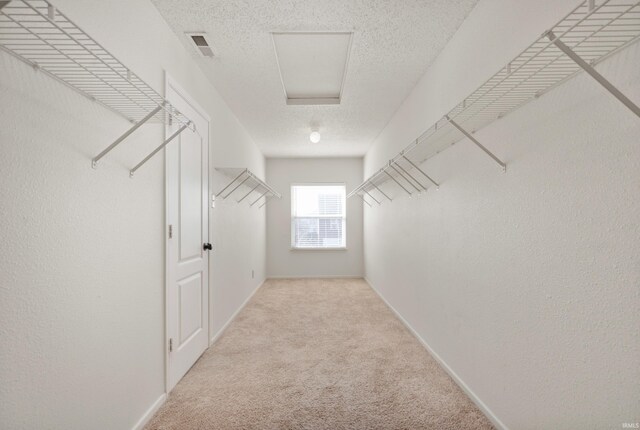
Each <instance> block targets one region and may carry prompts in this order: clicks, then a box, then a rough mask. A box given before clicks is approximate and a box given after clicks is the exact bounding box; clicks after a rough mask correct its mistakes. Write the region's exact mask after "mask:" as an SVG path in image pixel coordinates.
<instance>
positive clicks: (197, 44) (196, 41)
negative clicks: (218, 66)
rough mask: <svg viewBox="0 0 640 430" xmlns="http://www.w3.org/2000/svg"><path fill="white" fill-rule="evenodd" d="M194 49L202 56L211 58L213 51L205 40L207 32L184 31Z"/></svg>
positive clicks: (213, 54)
mask: <svg viewBox="0 0 640 430" xmlns="http://www.w3.org/2000/svg"><path fill="white" fill-rule="evenodd" d="M185 34H186V35H187V37H188V38H189V40H190V41H191V43H192V44H193V47H194V48H195V49H196V51H197V52H198V53H199V54H200V55H201V56H203V57H208V58H213V57H215V53H214V52H213V48H212V47H211V45H209V42H207V33H185Z"/></svg>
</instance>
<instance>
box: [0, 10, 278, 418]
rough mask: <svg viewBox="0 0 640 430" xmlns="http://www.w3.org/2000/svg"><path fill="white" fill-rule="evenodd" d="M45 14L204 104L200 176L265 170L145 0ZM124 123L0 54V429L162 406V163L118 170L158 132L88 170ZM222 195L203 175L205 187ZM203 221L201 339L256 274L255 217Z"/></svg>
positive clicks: (219, 215) (139, 136)
mask: <svg viewBox="0 0 640 430" xmlns="http://www.w3.org/2000/svg"><path fill="white" fill-rule="evenodd" d="M56 6H57V7H59V8H60V10H62V12H64V13H66V14H67V15H69V17H70V18H71V19H73V20H75V21H76V22H77V23H78V24H79V25H80V26H81V27H82V28H84V29H85V30H86V31H87V32H89V33H91V34H92V36H93V37H95V38H96V40H98V41H99V42H101V43H102V44H104V45H105V46H106V47H107V48H108V49H109V50H111V51H112V52H113V53H114V54H115V55H116V56H117V57H118V58H120V59H121V60H122V61H123V62H124V63H125V64H127V65H129V66H130V67H131V68H132V70H134V71H135V72H136V73H137V74H139V75H140V76H141V77H142V78H143V79H146V80H147V81H148V82H149V83H150V84H151V85H152V86H153V87H154V88H155V89H156V90H158V91H159V92H161V93H162V92H163V88H164V71H165V70H167V71H168V73H169V74H171V76H172V77H173V78H175V80H176V81H177V82H178V83H179V84H180V85H181V86H183V87H184V88H185V89H186V90H187V92H189V93H190V94H191V95H192V96H193V97H194V98H195V99H196V100H197V101H198V102H199V103H200V104H201V105H202V106H203V107H204V109H205V110H206V111H207V113H208V114H209V115H210V116H211V118H212V123H211V151H210V154H211V158H212V162H211V165H212V166H211V167H213V166H215V165H240V166H246V167H250V168H251V169H252V170H253V171H255V172H256V173H257V174H259V175H263V174H264V159H263V157H262V155H261V154H260V152H259V150H258V149H257V147H256V146H255V145H254V144H253V142H252V141H251V139H250V138H249V136H248V135H247V133H246V132H245V130H244V129H243V128H242V126H241V125H240V124H239V122H238V121H237V119H236V118H235V117H234V115H233V114H232V113H231V111H230V110H229V109H228V108H227V106H226V105H225V103H224V101H223V100H222V99H221V98H220V96H219V95H218V94H217V93H216V91H215V90H214V89H213V88H212V87H211V85H210V84H209V82H208V81H207V79H206V78H205V77H204V76H203V74H202V73H201V72H200V70H199V69H198V67H197V66H196V65H195V64H193V62H192V60H191V56H190V54H189V53H187V52H186V51H185V50H184V48H183V46H182V45H181V43H180V42H179V41H178V40H177V39H176V36H175V35H174V33H173V32H172V31H171V30H170V29H169V28H168V27H167V25H166V23H165V22H164V20H162V18H161V17H160V15H159V14H158V12H157V11H156V10H155V8H154V7H153V5H152V4H151V3H150V2H148V1H147V0H134V1H110V2H101V1H78V0H59V1H56ZM141 23H144V25H141ZM129 126H130V124H128V123H127V122H126V121H124V120H123V119H121V118H120V117H118V116H116V115H114V114H113V113H111V112H109V111H107V110H105V109H104V108H102V107H100V106H99V105H97V104H94V103H92V102H90V101H88V100H87V99H86V98H84V97H82V96H80V95H78V94H76V93H75V92H73V91H71V90H69V89H68V88H67V87H65V86H63V85H61V84H59V83H57V82H55V81H53V80H52V79H50V78H48V77H47V76H45V75H44V74H42V73H37V72H35V71H34V70H33V69H32V68H30V67H28V66H26V65H25V64H23V63H21V62H19V61H18V60H16V59H14V58H13V57H11V56H9V55H7V54H5V53H3V52H0V183H1V186H0V217H1V220H2V221H1V222H0V235H1V237H2V240H3V247H2V249H1V250H0V339H1V340H2V344H3V347H2V348H0V363H2V364H1V366H0V381H1V383H0V423H2V424H0V427H2V428H7V429H36V428H56V429H62V428H64V429H128V428H132V427H133V426H134V425H135V424H136V423H137V422H138V421H139V420H140V419H141V417H143V415H144V414H145V412H146V411H147V410H148V409H149V408H150V407H151V406H152V405H153V404H154V402H156V401H159V400H161V399H162V395H163V393H164V354H165V343H164V327H165V322H164V306H165V305H164V273H165V269H164V231H165V227H164V210H165V208H164V157H163V155H162V154H159V155H158V156H156V157H154V158H153V159H152V160H151V161H150V162H149V163H148V164H147V165H145V166H144V167H143V168H142V169H141V170H140V171H139V172H138V173H137V174H136V177H135V179H133V180H131V179H129V176H128V168H130V167H131V166H132V165H134V164H135V162H137V161H138V160H140V159H141V158H143V157H144V156H145V155H146V154H147V153H148V152H149V151H150V150H151V149H152V148H154V147H155V146H157V145H158V144H159V142H161V139H162V137H163V134H164V133H163V128H162V126H160V125H146V126H144V127H143V128H141V129H140V130H139V131H138V132H136V133H135V134H134V135H133V136H132V137H131V138H129V139H127V140H126V141H125V142H124V143H123V144H122V145H121V147H118V149H117V150H115V151H114V152H113V153H112V154H110V155H109V156H108V158H106V159H105V160H104V162H103V163H102V164H101V166H100V168H99V169H98V170H93V169H91V167H90V159H91V157H92V156H94V155H95V154H97V153H98V152H100V151H101V150H102V149H103V148H104V147H106V146H107V145H108V144H109V143H111V141H113V140H114V139H115V138H116V137H117V136H118V135H119V133H122V132H123V131H124V130H126V129H127V128H128V127H129ZM221 186H222V179H221V178H220V177H219V176H217V175H215V174H213V175H212V191H215V190H217V189H218V188H219V187H221ZM212 214H213V216H212V217H211V219H212V226H211V230H210V231H211V239H212V242H214V243H216V245H217V250H216V252H214V253H213V254H212V258H211V271H210V273H211V279H212V283H213V288H212V292H211V297H212V327H211V333H210V334H211V335H212V336H213V335H215V333H216V332H218V331H219V330H220V328H222V327H223V325H224V323H225V322H226V320H227V319H228V318H229V317H230V316H231V315H232V314H233V313H234V312H235V311H236V310H237V309H238V307H239V306H240V304H242V303H243V302H244V301H245V300H246V298H247V297H248V296H249V295H250V293H251V292H252V291H253V290H254V289H255V288H256V287H257V286H258V285H259V284H260V283H261V281H262V279H264V274H265V263H264V251H265V215H264V211H262V212H260V211H250V210H249V209H248V208H246V207H240V206H238V207H219V208H216V209H215V210H214V211H213V212H212ZM229 255H231V256H235V255H247V256H250V257H248V258H246V259H239V258H238V259H234V261H230V260H229V258H230V257H229ZM251 269H255V278H253V279H252V278H251Z"/></svg>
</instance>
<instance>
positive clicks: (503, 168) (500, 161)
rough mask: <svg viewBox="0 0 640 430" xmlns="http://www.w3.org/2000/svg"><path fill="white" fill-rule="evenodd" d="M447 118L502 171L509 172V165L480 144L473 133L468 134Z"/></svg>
mask: <svg viewBox="0 0 640 430" xmlns="http://www.w3.org/2000/svg"><path fill="white" fill-rule="evenodd" d="M445 118H446V119H447V121H449V123H450V124H451V125H452V126H454V127H455V128H457V129H458V130H460V132H461V133H462V134H464V135H465V136H466V137H468V138H469V140H470V141H472V142H473V143H475V144H476V146H478V148H480V149H482V150H483V151H484V152H485V154H487V155H488V156H489V157H491V158H492V159H493V161H495V162H496V163H498V164H499V165H500V166H501V167H502V171H503V172H506V171H507V165H506V164H504V163H503V162H502V160H500V159H499V158H498V157H496V156H495V155H493V153H492V152H491V151H489V150H488V149H487V148H485V147H484V146H483V145H482V144H481V143H480V142H478V140H477V139H476V138H475V137H473V136H472V135H471V133H469V132H467V130H465V129H464V128H462V127H460V125H458V123H457V122H455V121H454V120H452V119H451V118H449V116H445Z"/></svg>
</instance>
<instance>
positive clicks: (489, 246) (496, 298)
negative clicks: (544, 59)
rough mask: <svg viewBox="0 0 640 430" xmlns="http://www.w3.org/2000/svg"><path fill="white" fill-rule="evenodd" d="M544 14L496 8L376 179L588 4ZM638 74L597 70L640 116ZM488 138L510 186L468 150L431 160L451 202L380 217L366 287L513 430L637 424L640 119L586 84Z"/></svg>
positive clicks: (368, 232) (382, 145)
mask: <svg viewBox="0 0 640 430" xmlns="http://www.w3.org/2000/svg"><path fill="white" fill-rule="evenodd" d="M543 3H545V2H543ZM546 3H547V4H546V5H545V4H539V3H532V2H517V3H516V2H506V1H505V2H499V1H481V2H480V3H479V4H478V7H477V8H476V9H474V11H473V12H472V13H471V15H470V16H469V18H468V20H467V21H466V22H465V23H464V24H463V26H462V27H461V29H460V31H459V33H458V34H457V35H456V36H455V37H454V39H453V40H452V41H451V42H450V44H449V45H448V46H447V48H445V50H444V51H443V53H442V54H441V56H440V57H439V58H438V60H436V63H434V65H433V66H432V68H431V69H430V70H429V71H428V72H427V74H425V76H424V78H423V80H422V81H421V83H420V84H419V85H418V86H417V87H416V89H415V90H414V92H413V93H412V94H411V96H410V97H409V99H407V101H406V102H405V104H404V105H403V106H402V107H401V109H400V110H399V111H398V112H397V113H396V115H395V116H394V118H393V119H392V120H391V121H390V123H389V125H388V126H387V128H386V129H385V131H384V132H383V133H382V134H381V136H380V138H379V139H378V140H377V141H376V142H375V144H374V146H373V148H372V150H371V151H370V152H369V154H368V155H367V157H366V160H365V175H368V174H371V173H372V172H373V171H374V170H375V169H377V168H379V167H380V166H381V165H382V164H383V163H384V161H385V160H387V159H388V158H390V157H391V156H392V155H394V153H395V152H397V151H398V150H400V149H401V148H402V147H403V146H405V145H406V144H408V143H409V142H410V141H411V139H413V138H415V137H416V136H417V135H418V134H419V133H420V132H421V131H422V130H424V129H425V128H427V127H428V126H429V125H430V124H431V123H433V122H434V121H435V120H436V119H438V118H440V117H441V116H442V115H443V114H444V113H446V112H447V110H448V109H450V108H451V107H452V106H453V105H454V104H455V103H457V102H458V101H459V100H461V99H462V97H464V95H466V94H467V93H469V92H471V90H473V87H475V86H477V85H478V84H479V83H481V82H482V81H483V80H485V79H486V78H488V77H489V76H490V75H491V73H493V72H495V70H498V69H499V68H500V67H501V66H503V65H504V64H505V63H506V62H507V61H508V60H509V56H513V55H514V54H516V53H517V52H518V51H519V50H520V49H522V48H524V47H525V46H526V45H527V44H528V43H530V42H531V41H533V39H535V37H537V35H539V34H540V33H541V32H542V31H543V30H544V29H545V28H547V27H548V26H550V25H551V24H552V23H553V22H554V21H555V20H557V19H558V18H560V17H561V16H562V15H563V14H564V13H566V11H568V10H569V9H570V8H571V7H572V6H574V4H573V3H574V2H555V3H554V4H551V3H552V2H546ZM560 3H562V4H560ZM530 8H534V10H528V9H530ZM514 23H517V24H518V25H519V29H518V30H517V31H514V29H513V28H511V26H513V25H514ZM496 40H499V41H500V43H499V44H498V43H493V42H494V41H496ZM639 65H640V44H636V45H634V46H632V47H630V48H628V49H626V50H625V51H623V52H621V53H619V54H617V55H615V56H614V57H612V58H610V59H609V60H607V61H606V62H604V63H602V64H600V65H599V66H598V67H597V68H598V69H599V70H600V71H601V72H602V73H603V74H604V75H605V76H607V77H608V78H610V79H611V81H612V82H614V83H615V84H616V85H617V86H618V87H619V88H620V89H621V90H622V91H623V92H625V93H626V94H627V95H628V96H630V97H631V99H633V100H635V101H636V102H637V103H638V102H640V67H638V66H639ZM447 95H449V97H447ZM476 137H477V138H478V139H479V140H480V141H481V142H484V143H485V144H486V145H487V146H488V147H489V148H490V149H491V150H492V151H494V152H495V153H496V154H497V155H498V156H499V157H501V158H502V159H503V160H505V161H506V162H507V164H508V171H507V173H506V174H503V173H502V172H501V170H500V168H499V167H498V166H497V165H495V163H493V161H492V160H491V159H490V158H489V157H487V156H486V155H485V154H484V153H483V152H482V151H480V150H479V149H478V148H476V147H475V146H473V144H471V143H470V142H468V141H463V142H461V143H458V144H456V145H454V146H453V147H452V148H450V149H448V150H446V151H444V152H443V153H441V154H439V155H438V156H436V157H434V158H432V159H431V160H429V161H428V162H427V163H425V165H424V166H423V167H424V168H425V169H426V171H427V172H428V173H430V174H431V175H433V176H434V177H435V178H436V179H438V180H439V181H440V182H441V184H442V185H441V187H440V189H439V190H437V191H436V190H435V189H430V190H429V191H428V192H427V193H426V194H425V195H423V196H421V197H418V198H414V199H408V198H406V197H405V196H402V195H401V194H400V193H397V195H396V197H397V198H396V199H395V200H394V201H393V203H391V204H388V203H385V204H384V205H383V206H382V207H379V208H378V207H376V208H373V209H369V208H365V218H364V231H365V267H366V276H367V278H368V279H369V281H370V283H371V284H372V286H373V287H374V288H376V289H377V290H378V291H379V292H380V293H381V295H382V296H383V297H384V298H385V299H386V300H387V301H388V302H389V304H390V305H391V306H392V307H394V308H395V309H396V311H397V312H398V313H399V314H400V315H401V316H402V317H403V318H404V319H405V320H406V321H407V322H408V324H410V325H411V326H412V327H413V328H414V330H415V331H416V332H417V333H418V334H419V336H421V337H422V339H423V340H424V341H425V342H426V343H427V344H428V345H429V346H430V347H431V349H432V350H433V351H434V352H435V353H437V354H438V355H439V356H440V358H441V359H442V360H443V361H444V362H445V363H446V364H447V365H448V367H449V368H450V369H451V370H452V371H453V372H454V373H455V374H456V375H457V376H458V378H459V379H460V380H461V381H463V383H464V384H466V386H467V387H468V388H469V389H470V390H471V391H472V392H473V393H474V394H475V396H476V400H479V401H480V402H483V403H484V404H485V405H486V407H487V408H488V410H490V411H491V412H492V413H493V415H494V419H496V418H497V420H500V421H501V422H502V424H503V425H504V426H505V427H508V428H511V429H551V428H553V429H574V428H620V426H621V423H623V422H634V423H635V422H638V421H639V420H640V396H639V394H640V392H639V391H638V383H637V381H638V380H640V335H639V333H640V331H639V330H638V327H640V314H638V311H637V310H638V306H639V305H640V297H639V295H638V291H639V287H640V245H639V244H640V229H639V227H638V226H639V223H638V219H639V218H638V216H639V214H640V199H638V196H639V195H640V194H639V193H640V188H639V185H638V184H639V183H640V146H639V144H640V119H638V118H637V117H636V116H634V115H633V114H632V113H631V112H630V111H629V110H628V109H626V108H625V107H624V106H623V105H622V104H621V103H620V102H619V101H617V100H616V99H615V98H613V97H612V96H611V95H610V94H608V93H607V92H606V91H605V90H604V89H603V88H602V87H600V86H599V85H598V84H597V83H596V82H595V81H593V80H592V79H591V78H590V77H589V76H587V75H586V74H581V75H579V76H578V77H576V78H574V79H572V80H570V81H569V82H567V83H565V84H564V85H562V86H560V87H558V88H557V89H555V90H553V91H552V92H550V93H549V94H547V95H544V96H543V97H541V98H540V99H538V100H536V101H534V102H531V103H530V104H528V105H526V106H525V107H523V108H521V109H520V110H518V111H516V112H514V113H512V114H510V115H508V116H507V117H505V118H503V119H501V120H499V121H496V122H495V123H493V124H492V125H490V126H488V127H486V128H485V129H482V130H480V131H478V132H477V133H476Z"/></svg>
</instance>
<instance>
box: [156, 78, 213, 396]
mask: <svg viewBox="0 0 640 430" xmlns="http://www.w3.org/2000/svg"><path fill="white" fill-rule="evenodd" d="M169 88H171V89H173V91H175V92H176V93H178V94H179V95H180V97H181V98H183V99H184V100H185V101H186V102H187V104H189V105H190V106H191V107H192V108H193V109H194V110H195V111H197V112H198V114H199V115H201V116H202V117H203V118H204V119H205V120H206V121H207V142H206V143H207V157H208V160H207V167H208V172H207V201H208V196H209V195H210V194H211V117H210V116H209V114H208V112H207V111H206V110H205V109H204V108H203V107H202V106H201V105H200V104H199V103H198V102H197V101H196V100H195V99H194V98H193V97H191V94H190V93H189V92H187V91H186V90H185V89H184V88H183V87H182V86H181V85H180V84H179V83H178V81H177V80H176V79H174V78H173V77H172V76H171V75H170V74H169V73H168V72H167V71H166V70H165V71H164V96H165V98H166V97H167V93H168V90H169ZM170 128H171V125H170V124H166V125H165V136H168V134H169V130H170ZM196 132H197V130H196ZM198 134H199V133H198ZM164 152H165V154H166V148H165V151H164ZM168 161H169V160H168V159H167V157H166V155H165V159H164V220H163V221H164V225H165V232H164V255H165V258H164V391H165V396H166V395H167V394H169V391H170V390H169V319H168V315H169V297H168V294H169V276H168V271H169V264H170V262H169V252H168V246H169V234H168V230H167V229H168V220H169V178H168V177H167V163H168ZM210 222H211V206H210V205H207V242H211V239H210V238H211V228H210ZM207 266H208V267H207V268H208V271H207V272H208V279H207V286H208V288H209V293H208V299H209V303H208V308H209V313H208V321H207V327H206V329H207V337H209V336H208V335H209V333H208V331H209V328H210V326H211V320H212V318H213V315H212V312H211V296H212V294H211V289H212V280H211V260H210V254H209V253H208V255H207Z"/></svg>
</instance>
